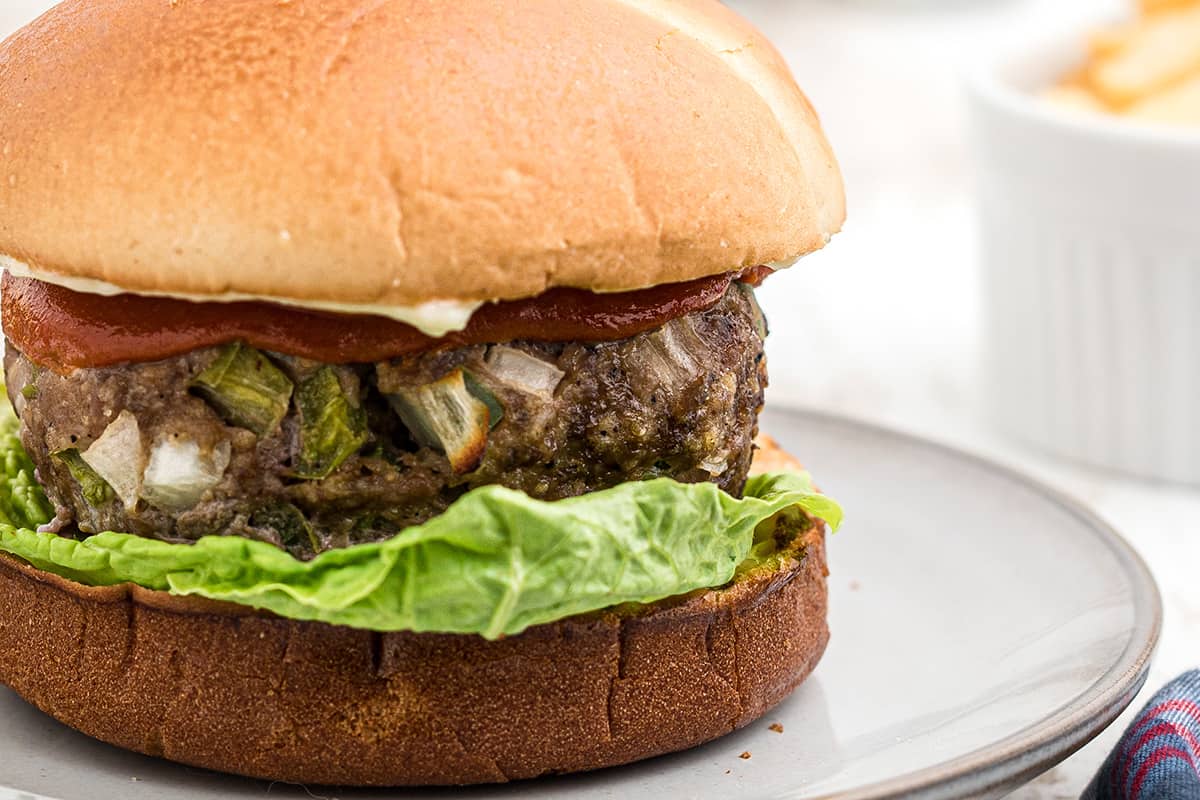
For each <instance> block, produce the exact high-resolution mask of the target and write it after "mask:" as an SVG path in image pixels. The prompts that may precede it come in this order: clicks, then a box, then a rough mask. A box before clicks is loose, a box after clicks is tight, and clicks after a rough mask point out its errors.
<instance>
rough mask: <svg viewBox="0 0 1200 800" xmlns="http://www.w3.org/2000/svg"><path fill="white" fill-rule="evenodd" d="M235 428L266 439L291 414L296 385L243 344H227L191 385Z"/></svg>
mask: <svg viewBox="0 0 1200 800" xmlns="http://www.w3.org/2000/svg"><path fill="white" fill-rule="evenodd" d="M190 386H191V387H192V388H193V389H195V390H196V391H197V392H199V393H200V394H201V395H202V396H203V397H204V399H205V400H207V401H208V403H209V404H210V405H211V406H213V408H215V409H216V411H217V413H219V414H220V415H221V417H222V418H223V419H224V420H225V421H226V422H229V423H230V424H232V425H237V426H238V427H239V428H246V429H248V430H252V431H254V432H255V433H257V434H258V435H259V436H264V435H266V434H268V433H270V432H271V431H273V430H275V429H276V428H278V427H279V423H280V422H282V421H283V418H284V416H286V415H287V411H288V401H289V400H290V399H291V396H292V382H291V381H290V380H289V379H288V376H287V375H285V374H284V373H283V371H282V370H280V369H279V368H278V367H276V366H275V365H274V364H272V363H271V360H270V359H269V358H267V357H266V356H265V355H263V354H262V353H261V352H259V351H258V350H255V349H254V348H253V347H247V346H245V345H243V344H242V343H240V342H235V343H233V344H230V345H226V346H225V347H224V348H223V349H222V350H221V354H220V355H218V356H217V359H216V360H215V361H213V363H211V364H209V365H208V367H207V368H205V370H204V371H203V372H201V373H200V374H199V375H197V376H196V377H195V378H194V379H193V380H192V382H191V384H190Z"/></svg>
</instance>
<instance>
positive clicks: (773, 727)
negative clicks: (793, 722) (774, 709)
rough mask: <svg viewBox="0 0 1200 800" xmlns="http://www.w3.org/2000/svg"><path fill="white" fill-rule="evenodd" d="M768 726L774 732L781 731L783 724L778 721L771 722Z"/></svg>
mask: <svg viewBox="0 0 1200 800" xmlns="http://www.w3.org/2000/svg"><path fill="white" fill-rule="evenodd" d="M768 727H769V729H770V730H773V731H775V732H776V733H783V726H782V725H780V724H779V723H778V722H772V723H771V724H770V725H769V726H768Z"/></svg>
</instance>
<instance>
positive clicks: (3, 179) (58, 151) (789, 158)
mask: <svg viewBox="0 0 1200 800" xmlns="http://www.w3.org/2000/svg"><path fill="white" fill-rule="evenodd" d="M843 214H844V200H843V193H842V184H841V178H840V175H839V172H838V168H837V165H836V162H835V160H834V157H833V154H832V153H831V151H830V149H829V146H828V144H827V143H826V141H825V138H824V136H823V134H822V132H821V128H820V125H819V123H818V121H817V118H816V115H815V114H814V112H813V110H812V108H811V106H810V105H809V103H808V101H807V100H806V99H805V96H804V95H803V94H802V93H801V91H800V89H799V88H797V86H796V84H795V83H794V82H793V79H792V77H791V75H790V74H789V72H788V68H787V67H786V65H785V64H784V61H783V59H782V58H781V57H780V55H779V53H778V52H776V50H775V49H774V48H773V47H772V46H771V45H770V44H769V43H768V42H767V41H766V39H764V38H763V37H762V35H761V34H759V33H758V32H757V31H755V30H754V29H753V28H752V27H751V26H750V25H748V24H747V23H746V22H745V21H743V20H741V19H740V18H739V17H738V16H736V15H735V14H734V13H733V12H732V11H729V10H727V9H726V8H724V7H723V6H722V5H721V4H720V3H718V2H717V1H716V0H637V1H636V2H635V0H575V1H574V2H570V3H564V2H561V0H522V2H519V3H514V2H510V0H456V2H439V3H429V2H421V1H420V0H390V2H389V1H388V0H383V1H382V2H381V0H289V2H280V0H238V2H198V0H66V2H63V3H62V4H61V5H59V6H57V7H55V8H54V9H53V10H51V11H50V12H48V13H47V14H45V15H44V16H42V17H41V18H40V19H38V20H37V21H35V22H34V23H32V24H31V25H29V26H28V27H26V28H25V29H23V30H22V31H20V32H18V33H17V34H15V35H14V36H13V37H11V38H10V39H9V40H7V41H6V42H5V43H4V44H3V45H0V255H3V256H7V257H8V261H7V263H8V264H9V265H10V266H12V265H13V264H14V262H15V263H19V264H21V265H24V266H26V267H28V268H30V269H32V270H34V271H35V273H39V272H40V273H41V274H42V275H43V276H45V275H58V276H64V277H66V278H77V279H78V278H83V279H89V280H91V281H103V282H105V283H107V284H109V285H110V286H109V287H108V289H109V290H113V289H114V288H116V289H121V290H126V291H135V292H146V293H158V292H165V293H176V294H186V295H191V296H198V297H200V298H212V299H220V298H222V297H223V296H224V297H229V296H232V295H234V294H237V295H250V296H256V297H265V298H278V299H282V300H291V301H297V302H300V303H306V302H307V303H313V304H319V303H324V304H330V303H344V304H365V305H368V306H372V305H379V306H408V305H417V304H421V303H425V302H428V301H433V300H461V301H479V300H490V299H502V298H517V297H525V296H532V295H536V294H538V293H540V292H541V291H543V290H544V289H546V288H548V287H551V286H575V287H582V288H589V289H594V290H597V291H623V290H629V289H635V288H641V287H645V286H649V285H656V284H661V283H670V282H676V281H683V280H689V279H692V278H697V277H701V276H705V275H710V274H717V273H722V272H727V271H731V270H736V269H739V268H741V267H745V266H751V265H757V264H761V263H768V262H777V261H787V260H790V259H793V258H795V257H797V256H800V255H802V254H805V253H807V252H810V251H812V250H815V249H817V248H819V247H821V246H822V245H823V244H824V243H825V242H826V241H827V240H828V238H829V236H830V235H832V234H833V233H834V232H836V231H837V230H838V229H839V227H840V225H841V223H842V219H843Z"/></svg>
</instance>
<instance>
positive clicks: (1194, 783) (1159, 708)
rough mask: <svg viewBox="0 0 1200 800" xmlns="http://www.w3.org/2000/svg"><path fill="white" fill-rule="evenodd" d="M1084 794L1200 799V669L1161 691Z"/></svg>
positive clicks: (1094, 798)
mask: <svg viewBox="0 0 1200 800" xmlns="http://www.w3.org/2000/svg"><path fill="white" fill-rule="evenodd" d="M1083 797H1084V800H1200V670H1193V671H1191V672H1188V673H1186V674H1184V675H1181V676H1180V677H1178V678H1176V679H1175V680H1173V681H1171V683H1169V684H1167V685H1166V686H1165V687H1164V688H1163V689H1162V691H1160V692H1159V693H1158V694H1156V695H1155V696H1154V697H1153V699H1151V700H1150V702H1149V703H1147V704H1146V707H1145V708H1144V709H1142V712H1141V713H1140V714H1138V716H1137V719H1135V720H1134V722H1133V724H1132V725H1130V726H1129V730H1127V731H1125V735H1124V736H1122V737H1121V741H1120V742H1119V743H1118V744H1117V747H1116V749H1115V750H1114V751H1113V753H1112V755H1110V756H1109V757H1108V760H1107V761H1105V762H1104V766H1103V767H1101V768H1100V772H1099V773H1098V774H1097V775H1096V777H1095V779H1094V780H1093V781H1092V783H1091V785H1090V786H1088V788H1087V791H1086V792H1084V794H1083Z"/></svg>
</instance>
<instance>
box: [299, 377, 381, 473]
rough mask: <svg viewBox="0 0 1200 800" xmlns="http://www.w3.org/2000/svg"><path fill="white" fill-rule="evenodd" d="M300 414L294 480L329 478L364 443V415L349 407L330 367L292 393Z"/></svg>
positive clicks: (365, 428) (359, 409)
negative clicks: (298, 444)
mask: <svg viewBox="0 0 1200 800" xmlns="http://www.w3.org/2000/svg"><path fill="white" fill-rule="evenodd" d="M296 408H297V409H299V411H300V452H299V454H298V455H297V457H296V468H295V470H294V474H295V476H296V477H298V478H307V479H316V480H319V479H321V478H327V477H329V474H330V473H332V472H333V471H334V470H335V469H337V468H338V467H339V466H340V465H341V463H342V462H343V461H345V460H346V459H347V458H349V457H350V456H352V455H353V454H354V453H356V452H357V451H358V450H359V449H360V448H361V447H362V446H363V445H364V444H366V442H367V436H368V433H367V413H366V411H364V410H363V409H362V408H360V407H358V406H356V405H352V404H351V403H350V399H349V398H348V397H346V393H345V392H344V391H343V390H342V384H341V381H339V380H338V376H337V373H336V372H335V371H334V370H333V368H332V367H328V366H326V367H321V368H320V369H318V370H317V371H315V372H313V373H312V374H311V375H310V376H309V377H307V378H305V379H304V380H303V381H302V382H301V383H300V385H299V386H298V387H297V389H296Z"/></svg>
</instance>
